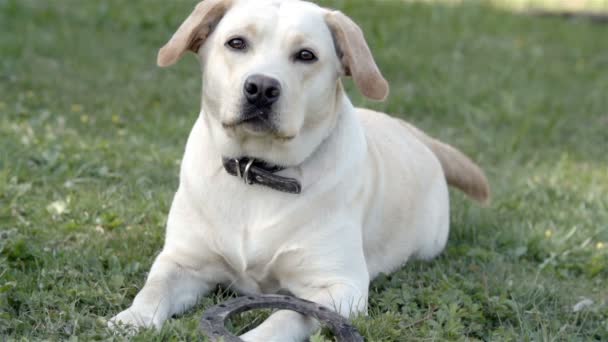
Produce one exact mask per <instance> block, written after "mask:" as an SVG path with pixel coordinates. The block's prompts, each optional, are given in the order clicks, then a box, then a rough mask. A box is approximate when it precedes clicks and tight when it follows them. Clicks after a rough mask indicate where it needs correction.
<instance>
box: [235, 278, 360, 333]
mask: <svg viewBox="0 0 608 342" xmlns="http://www.w3.org/2000/svg"><path fill="white" fill-rule="evenodd" d="M296 295H297V296H298V297H300V298H304V299H308V300H310V301H313V302H315V303H318V304H321V305H323V306H325V307H327V308H329V309H333V310H336V311H337V312H338V313H340V314H341V315H342V316H344V317H353V316H356V315H357V314H365V313H366V310H367V309H366V307H367V288H366V289H358V288H356V287H354V286H351V285H345V284H335V285H331V286H328V287H326V288H316V289H315V288H311V289H307V290H306V294H296ZM319 327H320V326H319V323H318V322H317V321H316V320H315V319H313V318H310V317H305V316H303V315H301V314H299V313H296V312H293V311H286V310H281V311H277V312H276V313H274V314H272V315H271V316H270V317H269V318H268V319H267V320H266V321H264V322H263V323H262V324H260V325H259V326H258V327H257V328H255V329H253V330H251V331H249V332H247V333H246V334H244V335H242V336H241V338H242V339H243V340H244V341H247V342H262V341H268V342H271V341H276V342H279V341H281V342H295V341H297V342H299V341H303V340H306V339H307V338H308V337H310V335H311V334H313V333H314V332H315V331H317V330H318V329H319Z"/></svg>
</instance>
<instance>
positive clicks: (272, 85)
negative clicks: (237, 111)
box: [243, 75, 281, 107]
mask: <svg viewBox="0 0 608 342" xmlns="http://www.w3.org/2000/svg"><path fill="white" fill-rule="evenodd" d="M243 92H244V93H245V98H246V99H247V102H249V103H251V104H252V105H256V106H260V107H261V106H270V105H271V104H273V103H275V102H277V100H278V99H279V96H281V85H280V84H279V81H277V80H275V79H274V78H272V77H268V76H264V75H251V76H249V77H247V80H245V86H244V87H243Z"/></svg>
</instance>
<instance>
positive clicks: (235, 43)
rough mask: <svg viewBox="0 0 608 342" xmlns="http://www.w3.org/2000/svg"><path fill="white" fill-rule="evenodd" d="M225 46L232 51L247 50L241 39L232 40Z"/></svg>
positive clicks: (245, 43)
mask: <svg viewBox="0 0 608 342" xmlns="http://www.w3.org/2000/svg"><path fill="white" fill-rule="evenodd" d="M226 46H228V47H230V48H231V49H234V50H245V49H246V48H247V42H246V41H245V39H243V38H232V39H230V40H229V41H227V42H226Z"/></svg>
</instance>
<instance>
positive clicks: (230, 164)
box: [222, 157, 302, 194]
mask: <svg viewBox="0 0 608 342" xmlns="http://www.w3.org/2000/svg"><path fill="white" fill-rule="evenodd" d="M222 163H223V164H224V169H226V172H228V173H229V174H231V175H233V176H237V177H239V178H241V179H243V181H244V182H245V184H249V185H251V184H259V185H263V186H267V187H269V188H271V189H274V190H277V191H282V192H287V193H290V194H299V193H300V191H302V186H301V185H300V182H298V180H297V179H294V178H287V177H282V176H278V175H275V173H276V172H279V171H281V170H284V169H285V168H283V167H281V166H276V165H270V164H268V163H266V162H264V161H261V160H256V159H254V158H250V157H241V158H235V159H231V158H225V157H224V158H222Z"/></svg>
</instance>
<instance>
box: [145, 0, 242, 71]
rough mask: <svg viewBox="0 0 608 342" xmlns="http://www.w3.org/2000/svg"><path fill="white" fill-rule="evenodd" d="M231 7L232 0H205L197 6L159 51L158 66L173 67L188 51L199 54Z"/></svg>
mask: <svg viewBox="0 0 608 342" xmlns="http://www.w3.org/2000/svg"><path fill="white" fill-rule="evenodd" d="M231 5H232V0H205V1H202V2H200V3H199V4H198V5H196V8H194V11H192V13H191V14H190V16H189V17H188V18H187V19H186V20H185V21H184V22H183V23H182V25H181V26H180V27H179V28H178V29H177V31H176V32H175V33H174V34H173V37H171V39H170V40H169V42H167V44H165V46H163V47H162V48H161V49H160V51H158V59H157V63H158V66H161V67H166V66H170V65H173V64H174V63H175V62H177V61H178V60H179V59H180V58H181V57H182V56H183V54H184V53H185V52H186V51H188V50H190V51H193V52H195V53H196V52H198V49H199V48H200V47H201V45H203V43H204V42H205V40H206V39H207V37H208V36H209V35H210V34H211V32H212V31H213V29H214V28H215V26H216V25H217V23H218V22H219V21H220V20H221V19H222V17H223V16H224V14H226V11H228V8H230V6H231Z"/></svg>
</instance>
